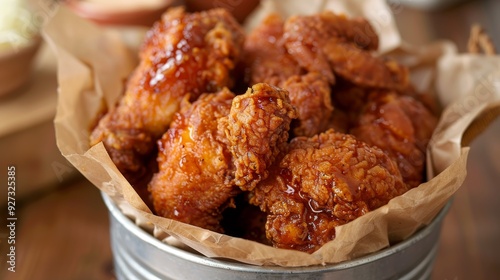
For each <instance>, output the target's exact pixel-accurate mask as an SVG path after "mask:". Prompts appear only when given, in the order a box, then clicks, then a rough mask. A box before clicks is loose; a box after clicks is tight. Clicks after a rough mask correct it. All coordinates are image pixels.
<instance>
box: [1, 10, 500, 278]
mask: <svg viewBox="0 0 500 280" xmlns="http://www.w3.org/2000/svg"><path fill="white" fill-rule="evenodd" d="M179 4H186V5H187V7H188V9H189V10H192V11H197V10H203V9H209V8H212V7H215V6H217V7H225V8H227V9H229V10H230V11H231V12H233V13H234V15H235V16H236V17H237V18H238V20H240V21H242V22H243V21H244V19H245V17H246V16H247V15H248V13H250V12H251V11H252V10H253V9H254V8H255V7H256V6H257V5H258V4H259V3H258V1H243V0H214V1H203V0H191V1H189V0H186V1H181V0H172V1H169V0H147V1H139V0H137V1H134V0H128V1H120V0H68V1H55V0H27V1H20V0H0V155H1V156H0V168H1V170H0V182H1V185H2V188H1V190H0V194H1V196H0V206H1V207H0V209H1V210H0V220H2V221H6V220H7V204H6V202H7V184H6V182H7V167H8V166H15V167H16V186H17V187H16V194H15V199H16V208H15V216H16V217H17V218H18V220H17V223H16V272H15V273H12V272H9V271H8V270H7V265H6V261H7V259H6V254H7V239H8V236H9V232H8V228H6V227H5V226H2V227H0V246H1V255H0V260H1V261H0V268H1V270H0V279H32V278H35V279H114V274H113V265H112V255H111V250H110V247H109V228H108V227H109V225H108V217H107V210H106V208H105V206H104V204H103V202H102V199H101V197H100V193H99V191H98V190H97V188H96V187H94V186H92V185H91V184H90V183H89V182H87V181H86V180H85V178H83V177H82V176H81V175H80V174H79V173H78V172H77V171H75V170H74V169H73V167H72V166H71V164H69V163H68V162H67V161H66V160H65V159H64V158H63V157H62V156H61V155H60V152H59V150H58V149H57V146H56V141H55V135H54V128H53V119H54V116H55V112H56V102H57V77H56V76H57V62H56V59H55V56H54V54H53V53H52V52H51V50H50V48H49V46H48V45H47V43H45V42H43V40H42V39H41V38H40V36H39V30H40V29H41V28H42V27H43V23H44V22H45V21H46V20H47V19H49V18H50V16H52V15H53V14H54V13H55V11H56V10H57V8H58V6H59V5H64V6H67V7H68V8H69V9H71V10H72V11H73V12H74V13H76V14H78V15H79V16H81V17H83V18H87V19H89V20H91V21H94V22H96V24H101V25H106V26H113V27H115V28H117V29H120V30H126V29H127V28H129V27H130V26H131V25H134V26H135V25H142V26H144V27H147V26H149V25H151V24H152V22H153V21H154V20H156V19H157V18H159V17H160V15H161V13H162V12H163V11H164V10H165V9H166V8H168V7H169V6H172V5H179ZM389 4H390V7H391V9H392V12H393V16H394V17H395V19H396V22H397V24H398V27H399V29H400V32H401V35H402V37H403V39H404V40H405V41H407V42H408V43H410V44H413V45H416V46H419V45H425V44H428V43H430V42H433V41H436V40H451V41H453V42H454V43H455V44H456V45H457V47H458V49H459V50H460V51H461V52H465V51H467V41H468V38H469V35H470V29H471V26H472V25H473V24H475V23H479V24H480V25H482V26H483V27H484V29H485V31H486V32H487V33H488V34H489V35H490V36H491V39H492V42H493V44H494V45H495V46H497V47H498V46H500V17H499V16H498V15H500V1H496V0H475V1H473V0H468V1H467V0H421V1H419V0H391V1H389ZM20 5H24V6H20ZM75 32H78V31H76V30H75ZM20 34H21V35H20ZM498 66H499V67H500V65H498ZM499 82H500V81H499ZM499 139H500V119H498V120H496V121H494V122H493V123H492V124H491V125H490V126H489V128H488V129H487V130H486V131H485V132H484V133H483V134H482V135H481V136H480V137H479V138H478V139H476V140H475V141H474V142H473V143H472V151H471V154H470V157H469V161H468V177H467V179H466V182H465V184H464V186H463V187H462V188H461V189H460V190H459V191H458V192H457V193H456V195H455V198H454V202H453V205H452V207H451V209H450V211H449V213H448V215H447V216H446V218H445V221H444V225H443V229H442V233H441V243H440V247H439V252H438V256H437V260H436V264H435V268H434V272H433V275H432V278H433V279H495V278H498V277H499V276H500V222H499V217H500V216H499V215H498V213H500V190H499V189H498V182H500V142H499V141H498V140H499ZM0 224H2V225H3V224H4V222H1V223H0Z"/></svg>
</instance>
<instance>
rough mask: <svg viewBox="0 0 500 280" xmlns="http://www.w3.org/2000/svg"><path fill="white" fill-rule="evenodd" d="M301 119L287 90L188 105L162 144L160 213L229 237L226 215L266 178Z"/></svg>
mask: <svg viewBox="0 0 500 280" xmlns="http://www.w3.org/2000/svg"><path fill="white" fill-rule="evenodd" d="M295 114H296V112H295V109H294V108H293V107H292V106H291V105H290V101H289V99H288V97H287V95H286V94H285V92H284V91H282V90H280V89H277V88H274V87H271V86H269V85H266V84H257V85H255V86H253V87H252V89H249V90H248V91H247V93H245V94H243V95H239V96H237V97H234V95H233V94H232V93H230V92H229V91H228V90H223V91H221V92H219V93H217V94H204V95H202V96H201V97H200V98H199V99H198V100H197V101H195V102H193V103H192V104H190V103H189V102H187V101H185V102H184V103H183V106H182V108H181V111H180V112H179V113H178V114H176V118H175V119H174V121H173V123H172V125H171V127H170V129H169V130H168V131H167V133H165V134H164V135H163V137H162V139H161V140H160V141H159V142H158V146H159V155H158V165H159V172H158V173H156V174H155V175H154V176H153V179H152V180H151V182H150V184H149V190H150V192H151V194H152V199H153V204H154V208H155V210H156V213H157V214H158V215H161V216H163V217H166V218H171V219H175V220H177V221H181V222H185V223H189V224H192V225H196V226H199V227H202V228H205V229H209V230H212V231H217V232H223V228H222V227H221V225H220V221H221V219H222V212H223V210H224V209H225V208H227V207H234V202H233V198H234V197H235V196H236V195H237V194H238V193H239V192H240V191H241V189H250V188H251V187H252V186H254V185H255V184H257V183H258V182H259V181H260V180H263V179H265V178H266V177H267V168H268V167H269V166H270V165H271V164H272V163H273V161H274V158H275V157H276V155H277V154H278V153H280V152H281V151H282V147H284V146H285V145H286V142H287V140H288V130H289V127H290V122H291V120H292V118H294V117H295ZM240 188H241V189H240Z"/></svg>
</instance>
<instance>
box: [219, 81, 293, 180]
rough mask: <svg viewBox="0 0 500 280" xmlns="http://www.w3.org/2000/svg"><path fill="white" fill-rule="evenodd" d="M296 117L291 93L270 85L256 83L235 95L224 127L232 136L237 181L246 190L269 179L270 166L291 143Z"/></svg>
mask: <svg viewBox="0 0 500 280" xmlns="http://www.w3.org/2000/svg"><path fill="white" fill-rule="evenodd" d="M296 117H297V111H296V110H295V108H294V107H293V106H292V105H291V103H290V99H289V97H288V93H287V92H286V91H284V90H281V89H279V88H277V87H273V86H270V85H268V84H263V83H261V84H256V85H254V86H253V87H252V88H251V89H249V90H248V91H247V92H246V93H245V94H243V95H239V96H236V97H235V98H234V100H233V104H232V106H231V112H230V113H229V115H228V116H227V117H226V118H222V119H221V120H220V128H221V129H222V130H224V131H225V135H226V137H227V138H228V139H229V143H230V145H231V153H232V154H233V156H234V165H235V168H236V173H235V184H236V185H238V186H239V187H240V188H241V189H242V190H252V189H253V188H254V187H255V185H256V184H257V183H258V182H259V181H260V180H263V179H265V178H267V175H268V168H269V166H270V165H271V164H272V163H273V162H274V160H275V158H276V156H277V155H278V154H279V153H280V152H281V151H283V149H284V147H285V146H286V144H287V141H288V136H289V135H288V131H289V129H290V123H291V121H292V119H294V118H296Z"/></svg>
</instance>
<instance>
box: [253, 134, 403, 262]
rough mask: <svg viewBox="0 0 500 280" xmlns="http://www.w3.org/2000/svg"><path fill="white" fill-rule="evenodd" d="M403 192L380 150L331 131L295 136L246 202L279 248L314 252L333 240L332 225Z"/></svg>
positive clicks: (398, 176)
mask: <svg viewBox="0 0 500 280" xmlns="http://www.w3.org/2000/svg"><path fill="white" fill-rule="evenodd" d="M406 191H407V185H406V184H404V183H403V181H402V177H401V174H400V173H399V170H398V168H397V165H396V164H395V162H394V161H393V160H392V159H390V158H389V157H388V156H387V155H386V154H385V153H384V152H383V151H382V150H381V149H379V148H377V147H374V146H370V145H367V144H365V143H363V142H361V141H358V140H356V139H355V138H354V137H353V136H352V135H348V134H341V133H335V132H334V131H332V130H329V131H327V132H325V133H322V134H319V135H316V136H314V137H311V138H306V137H297V138H294V139H293V140H292V141H291V143H290V145H289V147H288V152H286V154H285V155H284V156H283V157H282V158H281V159H280V160H279V161H278V162H276V163H275V164H274V165H273V167H272V168H271V174H270V175H269V177H268V179H267V180H264V181H262V182H261V183H260V184H258V186H257V187H256V188H255V190H254V191H253V193H252V194H253V196H252V198H251V200H250V202H251V203H252V204H254V205H258V206H260V208H261V210H262V211H264V212H267V213H268V217H267V223H266V234H267V237H268V238H269V239H270V240H271V241H272V243H273V245H274V246H275V247H278V248H286V249H295V250H300V251H305V252H309V253H312V252H314V251H316V250H317V249H319V248H320V247H321V246H322V245H323V244H325V243H327V242H329V241H331V240H333V239H334V238H335V227H336V226H339V225H342V224H345V223H348V222H349V221H352V220H354V219H356V218H357V217H359V216H362V215H364V214H366V213H367V212H369V211H371V210H374V209H376V208H378V207H380V206H382V205H384V204H386V203H387V202H388V201H389V200H390V199H392V198H393V197H395V196H398V195H401V194H403V193H404V192H406Z"/></svg>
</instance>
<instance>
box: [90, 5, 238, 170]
mask: <svg viewBox="0 0 500 280" xmlns="http://www.w3.org/2000/svg"><path fill="white" fill-rule="evenodd" d="M243 41H244V33H243V31H242V29H241V27H240V26H239V25H238V23H237V22H236V21H235V20H234V18H233V17H232V16H231V15H230V14H229V13H228V12H226V11H225V10H222V9H215V10H210V11H206V12H200V13H193V14H189V13H185V12H184V10H183V9H181V8H174V9H171V10H169V11H168V12H166V13H165V14H164V15H163V17H162V19H161V21H159V22H157V23H155V24H154V26H153V27H152V29H151V30H150V31H149V32H148V34H147V36H146V39H145V42H144V44H143V46H142V49H141V52H140V63H139V65H138V66H137V68H136V69H135V71H134V72H133V73H132V75H131V77H130V79H129V81H128V83H127V86H126V90H125V94H124V96H123V97H122V98H121V100H120V101H119V103H118V104H117V106H116V107H114V108H111V109H110V110H109V112H108V113H107V114H106V115H105V116H104V117H103V118H102V119H101V120H100V121H99V123H98V125H97V127H95V129H94V130H93V132H92V134H91V137H90V143H91V145H94V144H97V143H98V142H100V141H102V142H103V143H104V146H105V147H106V149H107V150H108V152H109V154H110V156H111V158H112V159H113V161H114V163H115V164H116V165H117V167H118V168H119V170H120V171H122V173H124V174H125V175H126V176H127V175H130V176H128V177H129V178H130V177H135V176H137V174H139V173H141V172H142V171H144V169H145V168H144V167H145V166H146V165H147V164H146V163H145V161H147V160H145V159H146V158H148V157H151V154H152V153H153V151H154V149H155V141H156V140H157V139H158V138H159V137H161V135H162V134H163V133H164V132H165V131H166V130H167V128H168V126H169V124H170V122H171V120H172V117H173V115H174V113H175V112H176V111H177V110H178V108H179V104H180V102H181V100H182V99H183V97H184V96H189V98H190V100H191V101H193V100H196V98H198V96H199V95H200V94H201V93H204V92H216V91H218V90H220V89H222V88H223V87H226V86H231V84H232V83H233V81H232V78H231V72H232V70H233V68H234V67H235V64H236V62H237V60H238V59H239V57H240V55H241V51H242V48H243Z"/></svg>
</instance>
